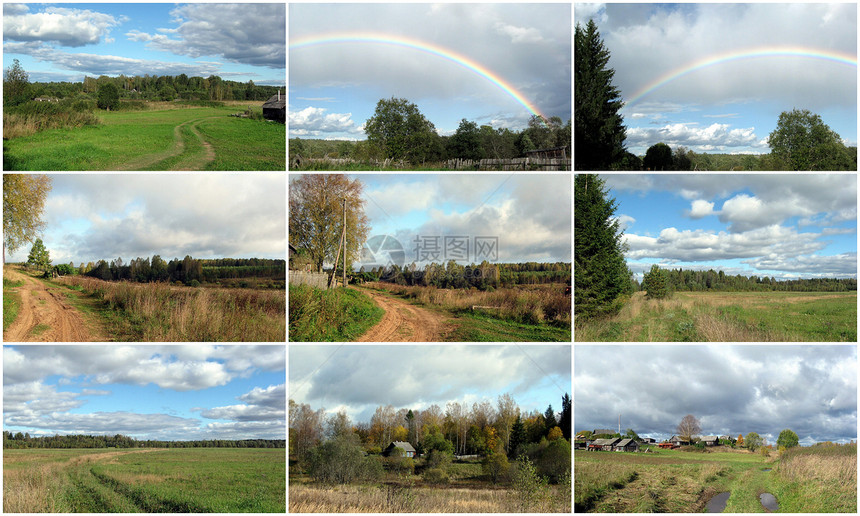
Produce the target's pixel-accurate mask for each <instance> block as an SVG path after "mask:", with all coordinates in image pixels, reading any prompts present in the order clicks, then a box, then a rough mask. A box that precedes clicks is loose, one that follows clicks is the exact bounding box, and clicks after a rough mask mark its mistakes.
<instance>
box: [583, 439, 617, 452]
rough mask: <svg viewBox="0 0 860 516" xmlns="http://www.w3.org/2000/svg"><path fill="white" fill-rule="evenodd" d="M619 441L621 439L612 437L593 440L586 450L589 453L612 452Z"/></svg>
mask: <svg viewBox="0 0 860 516" xmlns="http://www.w3.org/2000/svg"><path fill="white" fill-rule="evenodd" d="M619 441H621V438H619V437H612V438H609V439H595V440H594V442H592V443H591V444H589V445H588V449H589V450H590V451H598V450H602V451H612V450H613V449H614V448H615V445H616V444H618V442H619Z"/></svg>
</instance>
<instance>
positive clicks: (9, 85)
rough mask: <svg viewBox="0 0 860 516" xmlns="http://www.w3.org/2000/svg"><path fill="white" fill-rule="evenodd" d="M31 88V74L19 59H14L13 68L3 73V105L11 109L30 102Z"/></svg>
mask: <svg viewBox="0 0 860 516" xmlns="http://www.w3.org/2000/svg"><path fill="white" fill-rule="evenodd" d="M29 88H30V76H29V74H27V72H26V71H24V67H23V66H21V63H20V62H19V61H18V60H17V59H13V60H12V66H10V67H9V68H7V69H6V70H4V71H3V103H4V104H6V107H9V105H15V104H20V103H21V102H25V101H27V100H30V98H29V96H28V95H27V92H28V90H29Z"/></svg>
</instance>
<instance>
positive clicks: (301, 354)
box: [289, 344, 571, 423]
mask: <svg viewBox="0 0 860 516" xmlns="http://www.w3.org/2000/svg"><path fill="white" fill-rule="evenodd" d="M289 353H290V356H289V367H290V373H289V381H290V385H289V396H290V399H291V400H293V401H295V402H296V403H306V404H309V405H310V406H311V407H312V408H313V409H314V410H317V409H320V408H325V409H326V413H327V414H334V413H336V412H338V411H339V410H344V411H345V412H346V413H347V414H348V415H349V416H350V418H351V419H352V421H353V423H356V422H369V421H370V418H371V417H372V416H373V414H374V411H375V410H376V407H379V406H383V407H385V406H386V405H392V406H394V408H395V409H400V408H406V409H413V410H416V409H417V410H423V409H426V408H427V407H429V406H430V405H433V404H436V405H439V407H441V409H442V411H443V413H444V411H445V405H446V404H447V403H448V402H449V401H456V402H459V403H466V404H467V406H468V407H469V408H471V407H472V404H473V403H476V402H477V403H480V402H481V401H483V400H489V401H490V402H491V403H492V404H493V405H494V406H495V403H496V400H497V399H498V397H499V396H500V395H502V394H505V393H510V394H511V395H512V396H513V398H514V399H515V400H516V402H517V404H518V405H519V407H520V409H521V410H524V411H525V412H528V413H530V412H532V411H533V410H539V411H540V412H541V413H543V412H544V411H545V410H546V408H547V406H548V405H550V404H551V405H552V407H553V409H554V410H555V411H556V412H560V411H561V398H562V396H564V394H568V395H570V393H571V390H570V389H571V376H570V372H571V346H570V344H565V345H528V346H517V345H503V346H496V345H489V346H483V345H468V346H459V345H458V346H453V345H452V346H439V345H426V346H425V345H411V346H409V345H382V346H373V345H371V346H363V345H348V346H339V345H338V346H331V345H297V344H291V345H290V351H289Z"/></svg>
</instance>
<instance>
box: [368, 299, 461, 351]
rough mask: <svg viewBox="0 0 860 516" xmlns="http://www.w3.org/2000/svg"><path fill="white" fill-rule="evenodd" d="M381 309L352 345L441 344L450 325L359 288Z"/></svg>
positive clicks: (440, 317) (417, 308)
mask: <svg viewBox="0 0 860 516" xmlns="http://www.w3.org/2000/svg"><path fill="white" fill-rule="evenodd" d="M360 290H361V291H362V292H364V293H365V294H367V295H368V296H370V297H371V298H372V299H373V301H374V302H375V303H376V304H377V305H379V306H380V307H382V309H383V310H385V315H383V316H382V320H381V321H379V323H377V324H376V326H374V327H372V328H370V329H369V330H367V331H366V332H365V333H364V335H362V336H361V337H359V338H358V339H357V340H356V342H443V341H444V340H445V336H446V334H447V332H448V331H450V329H451V326H450V324H448V318H446V317H445V316H443V315H441V314H439V313H437V312H434V311H431V310H427V309H426V308H421V307H420V306H415V305H411V304H409V303H407V302H406V301H404V300H402V299H398V298H396V297H390V296H387V295H385V294H383V293H381V292H379V291H377V290H372V289H368V288H362V289H360Z"/></svg>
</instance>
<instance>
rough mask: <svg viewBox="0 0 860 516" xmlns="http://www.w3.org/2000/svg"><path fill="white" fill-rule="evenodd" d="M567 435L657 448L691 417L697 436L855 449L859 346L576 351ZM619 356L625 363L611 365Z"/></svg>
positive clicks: (584, 348)
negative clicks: (612, 434)
mask: <svg viewBox="0 0 860 516" xmlns="http://www.w3.org/2000/svg"><path fill="white" fill-rule="evenodd" d="M574 355H575V356H574V371H575V380H574V385H575V393H574V396H573V407H574V409H573V410H574V415H573V421H574V430H576V431H577V432H581V431H583V430H595V429H598V428H617V425H618V416H619V415H621V431H622V432H624V431H626V430H627V429H628V428H632V429H633V430H634V431H636V432H637V433H638V434H639V435H640V436H641V437H653V438H655V439H659V440H664V439H668V438H670V437H671V436H672V435H674V434H675V433H676V428H677V427H678V423H680V422H681V419H682V418H683V417H684V416H686V415H687V414H692V415H693V416H694V417H696V418H697V419H698V420H699V423H700V425H701V427H702V435H731V436H732V437H734V438H737V436H738V434H743V435H747V434H748V433H750V432H756V433H757V434H759V435H760V436H762V437H764V438H765V439H767V443H768V444H775V443H776V440H777V438H778V436H779V433H780V432H781V431H782V430H784V429H786V428H789V429H791V430H793V431H794V432H795V433H796V434H797V436H798V437H799V438H800V443H801V444H802V445H804V446H809V445H811V444H813V443H815V442H821V441H833V442H840V443H848V442H849V441H856V440H857V346H856V345H854V344H852V345H834V346H830V345H815V346H808V345H803V346H762V345H756V346H746V345H743V346H732V345H725V344H718V345H708V346H699V345H691V344H687V343H685V344H683V345H669V346H652V345H633V346H622V345H600V346H583V345H577V346H576V351H575V353H574ZM619 356H624V357H626V359H625V360H617V357H619Z"/></svg>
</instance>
